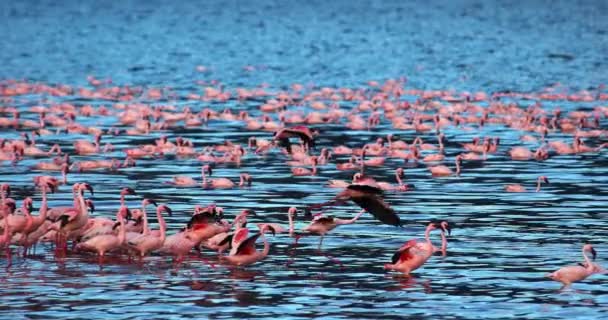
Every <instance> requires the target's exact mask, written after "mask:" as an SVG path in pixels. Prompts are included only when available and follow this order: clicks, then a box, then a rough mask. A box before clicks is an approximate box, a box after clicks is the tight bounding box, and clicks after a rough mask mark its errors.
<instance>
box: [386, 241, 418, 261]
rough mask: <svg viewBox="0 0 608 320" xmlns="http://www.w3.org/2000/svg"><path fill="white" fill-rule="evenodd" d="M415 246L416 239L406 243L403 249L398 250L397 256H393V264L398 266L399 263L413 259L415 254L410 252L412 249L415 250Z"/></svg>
mask: <svg viewBox="0 0 608 320" xmlns="http://www.w3.org/2000/svg"><path fill="white" fill-rule="evenodd" d="M415 245H416V239H412V240H410V241H408V242H406V243H405V245H403V246H402V247H401V248H399V250H397V252H395V254H393V257H392V259H391V261H392V263H393V264H396V263H397V262H403V261H407V260H410V259H411V258H413V257H414V254H413V253H412V252H411V251H410V249H411V248H413V247H414V246H415Z"/></svg>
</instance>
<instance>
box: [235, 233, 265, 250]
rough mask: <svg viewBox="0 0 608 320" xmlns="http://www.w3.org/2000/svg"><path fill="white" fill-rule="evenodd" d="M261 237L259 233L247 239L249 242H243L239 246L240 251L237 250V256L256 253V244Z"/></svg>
mask: <svg viewBox="0 0 608 320" xmlns="http://www.w3.org/2000/svg"><path fill="white" fill-rule="evenodd" d="M259 237H260V234H259V233H256V234H254V235H253V236H251V237H249V238H247V240H245V241H243V242H241V244H239V247H238V249H236V254H237V255H239V254H251V253H253V251H255V242H256V241H257V240H258V238H259Z"/></svg>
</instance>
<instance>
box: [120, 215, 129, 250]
mask: <svg viewBox="0 0 608 320" xmlns="http://www.w3.org/2000/svg"><path fill="white" fill-rule="evenodd" d="M119 221H120V231H119V232H118V243H119V245H122V244H123V243H125V239H126V232H127V228H125V219H123V218H122V217H121V218H120V220H119Z"/></svg>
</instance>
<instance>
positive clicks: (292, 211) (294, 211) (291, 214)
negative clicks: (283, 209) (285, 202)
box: [287, 207, 298, 218]
mask: <svg viewBox="0 0 608 320" xmlns="http://www.w3.org/2000/svg"><path fill="white" fill-rule="evenodd" d="M287 215H288V216H289V217H292V218H294V217H296V216H297V215H298V209H296V207H291V208H289V211H287Z"/></svg>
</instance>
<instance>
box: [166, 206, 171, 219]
mask: <svg viewBox="0 0 608 320" xmlns="http://www.w3.org/2000/svg"><path fill="white" fill-rule="evenodd" d="M164 208H165V211H166V212H167V215H169V217H172V216H173V210H171V208H169V207H167V206H164Z"/></svg>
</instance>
